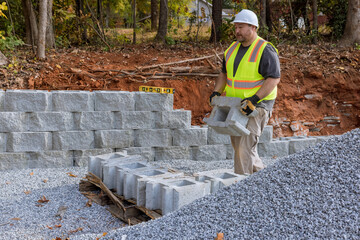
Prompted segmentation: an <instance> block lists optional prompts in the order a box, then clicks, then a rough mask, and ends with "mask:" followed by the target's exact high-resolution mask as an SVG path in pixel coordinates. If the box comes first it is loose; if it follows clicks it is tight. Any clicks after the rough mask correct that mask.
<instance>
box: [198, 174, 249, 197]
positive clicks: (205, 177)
mask: <svg viewBox="0 0 360 240" xmlns="http://www.w3.org/2000/svg"><path fill="white" fill-rule="evenodd" d="M246 177H247V176H246V175H240V174H236V173H234V171H233V170H232V169H217V170H211V171H205V172H199V173H196V176H195V180H196V181H199V182H210V184H211V188H210V192H211V193H214V192H216V191H217V190H219V189H220V188H223V187H225V186H229V185H231V184H233V183H236V182H238V181H241V180H243V179H245V178H246Z"/></svg>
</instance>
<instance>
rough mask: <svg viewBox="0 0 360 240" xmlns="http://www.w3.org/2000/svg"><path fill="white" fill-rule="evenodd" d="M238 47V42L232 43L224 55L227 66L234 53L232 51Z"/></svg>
mask: <svg viewBox="0 0 360 240" xmlns="http://www.w3.org/2000/svg"><path fill="white" fill-rule="evenodd" d="M238 45H239V42H237V41H236V42H234V43H233V44H232V45H231V46H230V47H229V50H228V51H227V52H226V53H225V62H226V64H227V62H228V61H229V59H230V57H231V55H232V54H233V53H234V50H235V49H236V47H237V46H238Z"/></svg>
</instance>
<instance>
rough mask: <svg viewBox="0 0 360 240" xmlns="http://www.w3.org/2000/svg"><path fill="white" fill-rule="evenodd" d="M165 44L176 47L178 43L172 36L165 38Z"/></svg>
mask: <svg viewBox="0 0 360 240" xmlns="http://www.w3.org/2000/svg"><path fill="white" fill-rule="evenodd" d="M165 42H166V44H168V45H175V44H176V41H175V40H174V39H173V38H172V37H170V36H165Z"/></svg>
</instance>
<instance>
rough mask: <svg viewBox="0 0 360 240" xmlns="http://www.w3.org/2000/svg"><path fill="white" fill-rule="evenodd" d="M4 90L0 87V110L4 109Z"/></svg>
mask: <svg viewBox="0 0 360 240" xmlns="http://www.w3.org/2000/svg"><path fill="white" fill-rule="evenodd" d="M4 99H5V91H4V90H2V89H0V111H1V112H2V111H4Z"/></svg>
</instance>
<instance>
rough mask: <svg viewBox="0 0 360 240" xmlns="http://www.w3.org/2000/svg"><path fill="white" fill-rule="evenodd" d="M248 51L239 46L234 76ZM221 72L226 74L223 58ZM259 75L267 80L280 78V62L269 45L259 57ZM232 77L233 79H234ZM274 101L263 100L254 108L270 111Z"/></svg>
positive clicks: (246, 48)
mask: <svg viewBox="0 0 360 240" xmlns="http://www.w3.org/2000/svg"><path fill="white" fill-rule="evenodd" d="M248 49H249V46H248V47H243V46H242V45H240V47H239V51H238V52H237V54H236V57H235V61H234V76H235V74H236V70H237V68H238V66H239V64H240V62H241V60H242V58H243V57H244V55H245V53H246V51H247V50H248ZM222 65H223V66H222V72H223V73H226V72H227V71H226V62H225V57H224V58H223V64H222ZM258 72H259V74H261V76H263V77H264V79H267V78H269V77H271V78H280V76H281V75H280V61H279V56H278V54H277V52H276V50H275V48H274V47H273V46H272V45H271V44H267V45H266V46H265V48H264V51H263V54H262V55H261V59H260V64H259V70H258ZM234 76H233V77H234ZM274 103H275V100H263V101H261V102H260V103H258V104H257V105H256V107H261V108H265V109H266V110H268V111H271V110H272V108H273V106H274Z"/></svg>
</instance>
